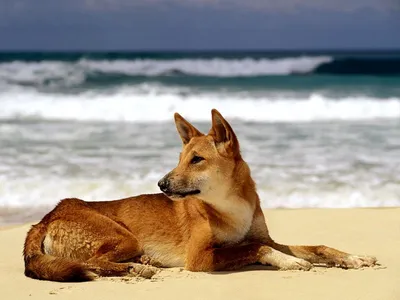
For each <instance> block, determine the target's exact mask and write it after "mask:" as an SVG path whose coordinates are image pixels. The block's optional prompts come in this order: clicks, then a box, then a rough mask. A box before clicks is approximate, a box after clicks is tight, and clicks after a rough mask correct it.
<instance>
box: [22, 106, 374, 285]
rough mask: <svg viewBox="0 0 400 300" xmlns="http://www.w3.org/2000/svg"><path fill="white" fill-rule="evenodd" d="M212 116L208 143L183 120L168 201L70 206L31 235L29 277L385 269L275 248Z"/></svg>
mask: <svg viewBox="0 0 400 300" xmlns="http://www.w3.org/2000/svg"><path fill="white" fill-rule="evenodd" d="M211 116H212V127H211V129H210V131H209V132H208V134H203V133H201V132H200V131H199V130H197V129H196V128H195V127H194V126H193V125H192V124H191V123H189V122H188V121H187V120H185V119H184V118H183V117H182V116H181V115H179V114H178V113H175V125H176V128H177V131H178V133H179V135H180V137H181V139H182V143H183V147H182V152H181V153H180V155H179V162H178V165H177V167H176V168H174V169H173V170H172V171H171V172H169V173H168V174H166V175H165V176H164V177H163V178H162V179H161V180H160V181H159V182H158V186H159V188H160V189H161V191H162V193H159V194H144V195H139V196H136V197H130V198H126V199H120V200H114V201H99V202H92V201H90V202H86V201H83V200H80V199H75V198H69V199H64V200H61V201H60V202H59V203H58V204H57V206H56V207H55V208H54V209H53V210H52V211H50V212H49V213H48V214H47V215H45V216H44V217H43V219H42V220H41V221H40V222H39V223H38V224H36V225H33V226H32V228H31V229H30V230H29V232H28V234H27V237H26V240H25V245H24V262H25V275H26V276H28V277H31V278H35V279H41V280H51V281H61V282H78V281H89V280H93V279H95V278H97V277H100V276H126V275H132V276H142V277H145V278H150V277H152V276H153V275H154V274H155V273H156V272H157V271H158V270H159V268H160V267H164V268H167V267H184V268H185V269H186V270H189V271H193V272H213V271H222V270H235V269H239V268H241V267H244V266H246V265H250V264H256V263H259V264H264V265H272V266H273V267H276V268H277V269H281V270H310V269H311V268H312V267H313V265H321V264H322V265H327V266H336V267H341V268H361V267H370V266H374V265H375V264H376V263H377V260H376V258H374V257H371V256H358V255H352V254H348V253H345V252H342V251H339V250H336V249H333V248H329V247H327V246H324V245H319V246H287V245H282V244H279V243H277V242H275V241H274V240H273V239H272V238H271V236H270V234H269V232H268V227H267V225H266V222H265V218H264V214H263V212H262V210H261V207H260V199H259V196H258V194H257V190H256V185H255V182H254V181H253V179H252V177H251V173H250V169H249V166H248V165H247V163H246V162H245V161H244V160H243V158H242V155H241V152H240V147H239V141H238V139H237V137H236V135H235V133H234V131H233V129H232V127H231V125H230V124H229V123H228V122H227V121H226V120H225V119H224V117H223V116H222V115H221V114H220V113H219V112H218V111H217V110H215V109H213V110H212V111H211Z"/></svg>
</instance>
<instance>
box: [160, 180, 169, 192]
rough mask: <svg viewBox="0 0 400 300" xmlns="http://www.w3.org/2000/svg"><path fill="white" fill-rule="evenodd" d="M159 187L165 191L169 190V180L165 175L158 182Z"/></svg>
mask: <svg viewBox="0 0 400 300" xmlns="http://www.w3.org/2000/svg"><path fill="white" fill-rule="evenodd" d="M158 187H159V188H160V190H161V191H163V192H168V190H169V180H168V179H167V178H166V177H164V178H162V179H161V180H160V181H159V182H158Z"/></svg>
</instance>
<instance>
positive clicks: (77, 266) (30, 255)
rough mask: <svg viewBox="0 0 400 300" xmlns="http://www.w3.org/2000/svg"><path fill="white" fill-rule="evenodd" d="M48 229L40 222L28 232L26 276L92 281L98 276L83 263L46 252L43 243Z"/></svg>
mask: <svg viewBox="0 0 400 300" xmlns="http://www.w3.org/2000/svg"><path fill="white" fill-rule="evenodd" d="M46 231H47V226H46V225H45V224H42V223H39V224H37V225H33V226H32V228H31V229H30V230H29V232H28V235H27V237H26V240H25V245H24V261H25V275H26V276H28V277H31V278H34V279H40V280H51V281H64V282H78V281H90V280H93V279H94V278H95V277H96V274H95V273H93V272H91V271H90V270H88V268H87V267H86V266H85V265H84V264H83V263H80V262H77V261H74V260H71V259H68V258H62V257H55V256H51V255H48V254H45V253H44V251H43V247H42V244H43V240H44V238H45V236H46Z"/></svg>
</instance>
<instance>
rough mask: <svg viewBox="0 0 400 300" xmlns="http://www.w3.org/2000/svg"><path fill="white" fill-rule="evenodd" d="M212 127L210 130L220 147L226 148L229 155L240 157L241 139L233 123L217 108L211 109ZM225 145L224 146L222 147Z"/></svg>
mask: <svg viewBox="0 0 400 300" xmlns="http://www.w3.org/2000/svg"><path fill="white" fill-rule="evenodd" d="M211 118H212V127H211V129H210V132H209V133H208V134H209V135H211V136H212V137H213V139H214V141H215V144H216V145H217V148H218V149H221V148H222V149H224V150H225V153H226V154H228V155H233V156H234V157H240V147H239V141H238V139H237V137H236V134H235V132H234V131H233V129H232V127H231V125H229V123H228V122H227V121H226V120H225V119H224V117H223V116H222V115H221V114H220V113H219V111H217V110H216V109H212V110H211ZM221 146H223V147H221Z"/></svg>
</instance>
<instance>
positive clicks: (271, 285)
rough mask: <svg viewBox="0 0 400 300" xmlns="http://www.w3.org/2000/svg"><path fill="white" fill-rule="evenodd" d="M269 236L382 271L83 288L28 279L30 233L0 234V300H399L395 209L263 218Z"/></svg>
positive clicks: (399, 228)
mask: <svg viewBox="0 0 400 300" xmlns="http://www.w3.org/2000/svg"><path fill="white" fill-rule="evenodd" d="M265 214H266V217H267V219H268V224H269V228H270V232H271V233H272V236H273V237H274V239H276V240H277V241H280V242H283V243H290V244H296V243H297V244H326V245H329V246H332V247H336V248H338V249H341V250H344V251H347V252H351V253H355V254H366V255H374V256H376V257H377V258H378V261H379V262H380V264H381V266H377V267H374V268H367V269H360V270H342V269H334V268H330V269H327V268H320V267H318V268H314V269H313V270H312V271H309V272H303V271H275V270H271V269H269V268H268V267H263V266H250V267H247V268H245V269H243V270H240V271H236V272H221V273H214V274H206V273H191V272H187V271H183V270H181V269H178V268H173V269H165V270H162V271H161V272H160V273H159V274H157V275H156V276H155V277H154V278H153V279H151V280H142V279H140V280H139V279H137V278H104V279H99V280H97V281H94V282H86V283H57V282H47V281H38V280H33V279H29V278H27V277H25V276H24V274H23V259H22V246H23V242H24V238H25V234H26V232H27V230H28V229H29V227H30V225H29V224H25V225H22V226H13V227H9V228H2V229H1V231H0V241H1V256H0V290H1V296H0V297H1V299H4V300H7V299H76V300H80V299H174V300H179V299H193V300H194V299H210V300H213V299H325V300H328V299H335V300H336V299H343V300H344V299H349V300H352V299H362V300H368V299H373V300H378V299H382V300H391V299H393V300H395V299H400V284H399V283H400V259H399V249H400V208H380V209H308V210H268V211H265Z"/></svg>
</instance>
